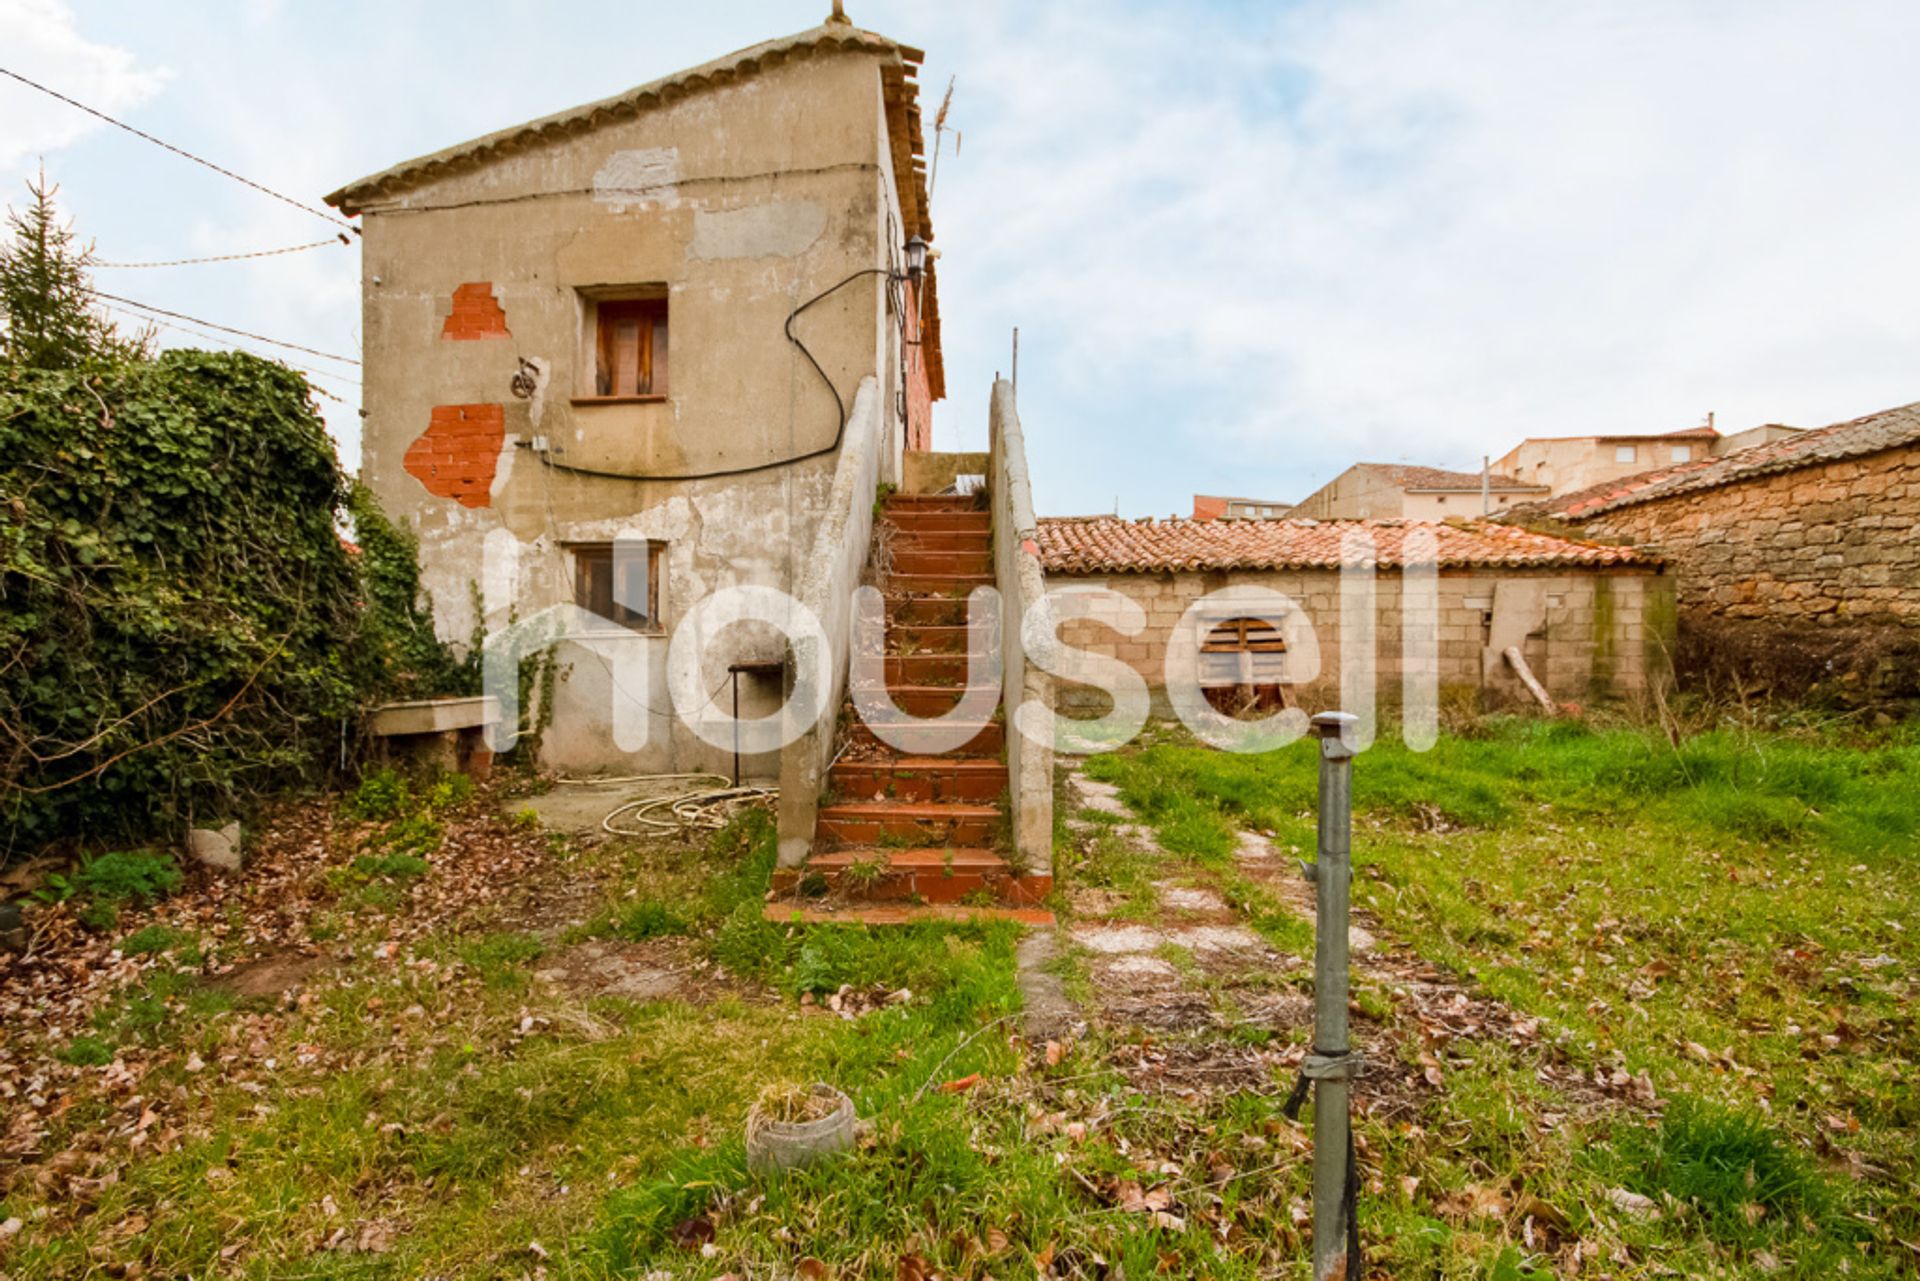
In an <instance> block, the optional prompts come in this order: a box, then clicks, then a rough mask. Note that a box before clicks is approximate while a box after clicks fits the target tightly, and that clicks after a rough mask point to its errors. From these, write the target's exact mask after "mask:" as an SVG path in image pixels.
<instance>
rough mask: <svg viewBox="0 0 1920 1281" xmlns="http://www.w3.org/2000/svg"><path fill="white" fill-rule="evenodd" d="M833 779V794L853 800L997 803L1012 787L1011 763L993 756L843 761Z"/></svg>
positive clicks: (831, 776)
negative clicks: (983, 757)
mask: <svg viewBox="0 0 1920 1281" xmlns="http://www.w3.org/2000/svg"><path fill="white" fill-rule="evenodd" d="M828 779H829V781H830V782H831V784H832V786H833V790H834V792H835V793H836V794H838V795H840V796H844V797H846V798H847V799H849V800H873V799H876V798H881V799H886V800H892V801H980V802H986V803H997V802H998V801H999V799H1000V794H1001V793H1002V792H1004V791H1006V790H1007V767H1006V766H1005V765H1003V764H1002V763H1001V762H999V761H994V760H956V759H952V758H949V757H945V756H893V757H887V758H884V759H881V760H869V761H841V762H839V763H838V764H836V765H835V766H834V767H833V769H832V770H831V771H829V773H828Z"/></svg>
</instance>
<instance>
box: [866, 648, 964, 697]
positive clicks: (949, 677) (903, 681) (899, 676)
mask: <svg viewBox="0 0 1920 1281" xmlns="http://www.w3.org/2000/svg"><path fill="white" fill-rule="evenodd" d="M968 658H969V655H968V654H965V653H961V654H888V655H886V658H885V662H886V679H887V688H888V689H890V690H893V689H903V688H908V689H910V688H912V687H913V686H915V685H964V684H966V681H967V662H968Z"/></svg>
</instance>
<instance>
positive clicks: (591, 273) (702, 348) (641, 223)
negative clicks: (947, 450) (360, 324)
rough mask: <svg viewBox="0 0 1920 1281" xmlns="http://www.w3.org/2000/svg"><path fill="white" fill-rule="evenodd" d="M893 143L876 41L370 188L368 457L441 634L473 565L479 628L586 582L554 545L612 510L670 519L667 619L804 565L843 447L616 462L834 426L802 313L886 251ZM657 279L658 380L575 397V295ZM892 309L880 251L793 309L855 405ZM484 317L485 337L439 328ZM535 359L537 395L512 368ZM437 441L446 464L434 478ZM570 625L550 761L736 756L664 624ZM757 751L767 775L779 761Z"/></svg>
mask: <svg viewBox="0 0 1920 1281" xmlns="http://www.w3.org/2000/svg"><path fill="white" fill-rule="evenodd" d="M889 155H890V153H889V149H888V143H887V137H886V124H885V113H884V106H883V101H882V88H881V84H880V72H879V62H878V60H877V58H876V57H875V56H874V55H871V54H868V53H864V52H851V51H843V52H835V53H830V54H822V55H818V56H814V57H809V58H805V59H798V60H794V61H791V62H787V63H784V64H782V65H780V66H777V67H773V68H771V69H769V70H766V71H764V72H763V73H761V74H759V75H756V76H755V77H753V78H751V79H747V80H743V81H739V82H736V83H732V84H728V85H724V86H721V87H718V88H711V89H707V90H705V91H702V92H698V93H695V94H692V95H690V96H687V97H683V98H680V99H677V100H675V101H673V102H671V103H669V104H667V105H665V106H662V107H659V108H656V109H653V110H650V111H647V112H644V113H642V114H639V115H637V116H635V117H632V118H628V119H624V120H618V121H614V122H610V123H607V124H604V125H602V126H601V127H599V128H597V129H594V130H591V131H588V132H585V133H582V134H576V135H573V136H569V137H565V138H561V139H558V140H556V141H553V142H551V143H548V144H546V145H543V146H539V147H534V148H529V149H526V150H522V151H516V152H510V153H508V154H505V155H503V156H499V157H496V158H495V159H493V160H492V161H490V162H489V163H487V164H485V165H483V166H482V167H479V168H476V169H472V170H469V171H467V172H464V173H457V174H454V175H450V176H447V177H444V178H441V179H438V180H435V181H431V182H427V183H423V184H421V185H420V186H417V187H414V188H412V189H410V190H407V191H405V192H403V193H401V194H399V195H396V196H394V197H392V198H390V199H389V200H387V201H384V202H382V203H381V204H379V205H377V206H375V207H373V208H370V209H368V210H367V211H366V212H365V214H364V216H363V227H364V272H365V280H364V324H365V351H366V370H365V394H364V401H363V403H364V405H365V413H366V420H365V424H364V450H363V456H364V459H365V463H364V473H365V477H366V479H367V481H368V483H369V484H370V485H371V486H372V487H373V489H374V491H375V493H376V494H377V495H378V496H379V498H380V500H381V502H382V504H383V505H384V506H385V508H386V509H387V511H388V512H389V513H390V514H391V515H393V516H395V517H398V518H402V519H405V520H407V521H408V522H409V523H411V524H412V526H413V527H414V529H415V530H416V531H417V532H418V534H419V536H420V546H421V560H422V568H423V571H424V581H425V585H426V587H427V590H428V591H429V592H430V593H431V595H432V597H433V602H434V613H435V619H436V624H437V626H438V628H439V631H440V634H441V635H442V636H443V637H445V638H447V639H449V640H451V641H454V642H458V643H464V642H465V641H466V640H467V639H468V638H469V637H470V636H471V634H472V632H473V628H474V624H475V622H476V621H477V620H476V617H475V612H474V610H475V598H476V596H477V595H479V594H480V592H479V585H480V584H481V583H482V582H483V581H484V582H485V583H486V584H487V588H488V589H487V591H486V592H485V604H484V610H485V622H486V624H487V625H488V626H489V627H494V628H497V627H502V626H504V625H506V623H507V621H508V619H509V618H510V617H517V618H520V619H526V618H530V617H533V616H535V615H537V614H538V613H539V611H541V610H542V609H545V608H547V607H548V606H551V605H556V604H562V603H566V602H570V601H571V600H572V596H573V591H572V574H571V569H570V564H569V557H568V556H567V555H566V552H565V550H564V548H565V545H566V544H567V543H570V542H596V541H610V540H612V539H613V538H614V537H616V536H618V535H625V536H643V537H646V538H649V539H658V540H660V541H662V542H664V543H665V544H666V551H665V557H664V570H663V574H662V582H663V589H662V600H661V605H662V614H663V617H664V621H665V624H666V626H667V628H668V629H669V630H670V629H671V628H672V627H673V626H674V625H676V624H677V623H678V622H679V620H680V618H681V617H683V616H684V614H685V612H686V610H687V609H688V608H689V607H690V606H691V604H692V603H693V602H695V601H697V600H699V599H700V598H701V597H702V596H704V595H705V594H707V593H709V592H711V591H713V590H715V589H717V588H720V587H723V586H728V585H732V584H760V585H766V586H770V587H776V588H780V589H782V590H791V589H792V587H793V584H794V582H795V579H796V575H797V574H798V572H799V569H800V567H801V563H802V562H803V561H804V559H805V556H806V553H807V551H808V549H810V547H811V545H812V537H811V536H812V532H813V530H814V528H815V526H816V525H817V524H818V522H819V520H820V517H821V514H822V508H823V506H824V504H825V502H826V499H827V489H828V485H829V482H830V479H831V477H832V474H833V471H834V468H835V464H836V458H837V454H836V453H834V452H828V453H825V454H822V455H820V456H818V457H815V458H812V459H809V460H807V461H804V462H798V463H793V464H790V465H786V466H780V467H776V468H774V469H771V470H764V471H757V472H754V473H752V474H748V475H738V476H728V477H719V478H714V479H686V480H678V479H644V480H642V479H630V478H627V477H628V476H631V475H645V476H654V477H671V476H675V475H683V476H684V475H688V474H693V473H703V472H710V471H715V470H721V469H729V468H738V467H743V466H754V465H758V464H762V463H770V462H773V463H777V462H780V461H781V460H784V459H788V458H792V457H794V456H796V455H800V454H805V453H809V452H812V451H815V450H819V449H821V448H823V447H825V446H828V445H830V444H831V443H832V442H833V440H834V434H835V430H836V426H837V418H836V411H835V407H834V398H833V396H832V394H831V393H830V392H829V390H828V388H827V387H826V385H825V384H824V383H822V382H821V380H820V376H819V374H817V373H816V372H815V371H814V369H813V368H812V366H811V365H809V364H808V363H807V360H806V357H805V356H804V355H802V354H801V353H800V352H799V351H798V350H797V349H796V348H794V347H793V346H792V345H791V344H790V343H789V342H788V341H787V339H786V337H785V335H784V333H783V326H784V325H785V323H786V320H787V317H788V315H789V314H790V313H791V312H792V311H793V309H794V308H795V307H796V306H798V305H799V304H800V303H802V302H805V301H806V300H808V299H809V298H812V297H813V296H814V295H816V294H818V293H820V292H821V291H822V290H824V289H827V288H828V287H829V286H831V285H834V284H836V283H838V282H839V281H841V280H843V279H844V278H845V277H847V276H849V275H851V274H852V273H854V272H856V271H860V270H862V269H866V268H875V267H887V266H890V265H893V263H894V262H895V260H896V259H897V257H898V254H899V249H898V245H899V242H900V239H901V236H900V234H899V232H898V228H899V225H900V214H899V209H898V198H897V193H896V192H895V191H894V188H893V182H892V174H891V162H890V158H889ZM650 285H652V286H664V287H665V294H666V297H667V300H668V340H667V352H668V355H669V356H670V360H669V363H668V372H667V386H666V389H665V394H664V395H663V396H661V397H658V398H655V399H650V400H638V399H636V400H634V401H632V402H629V403H606V402H601V403H582V401H581V400H580V399H579V397H580V396H581V394H582V393H586V392H590V391H591V390H592V388H591V381H590V380H591V376H592V365H591V361H592V346H591V336H590V335H589V334H587V333H586V332H585V326H586V320H585V316H586V314H587V313H586V312H585V310H584V306H583V299H584V298H585V297H586V296H587V295H588V294H589V293H591V292H592V291H599V290H609V289H616V290H617V289H620V288H622V287H634V286H650ZM583 291H585V292H583ZM496 309H497V312H498V314H497V316H496V315H495V310H496ZM888 311H889V300H888V292H887V288H886V281H885V278H884V276H881V275H869V276H867V277H864V278H862V279H859V280H856V281H854V282H853V283H851V284H849V285H847V286H846V287H844V288H842V289H840V290H839V291H838V292H837V293H835V294H834V295H833V296H832V297H830V298H828V299H826V300H824V301H822V302H820V303H819V304H818V305H816V306H814V307H812V308H810V309H809V310H808V311H807V312H806V314H805V315H804V316H802V317H801V318H800V319H799V320H798V321H796V322H795V330H796V332H797V333H798V334H799V336H800V337H801V338H802V339H803V340H804V341H805V342H806V343H807V345H808V347H809V348H811V350H812V352H813V354H814V356H815V357H816V358H817V359H818V360H819V362H820V364H821V366H822V367H823V368H824V369H825V371H826V372H827V374H828V375H829V376H830V377H831V378H832V380H833V383H834V385H835V386H836V387H837V389H838V390H839V393H840V397H841V400H842V403H843V404H846V405H849V406H850V405H851V403H852V401H853V398H854V393H855V389H856V387H857V386H858V385H859V384H860V382H861V380H862V378H864V377H875V378H877V379H878V380H879V382H880V384H881V385H883V386H889V387H893V386H897V385H898V383H899V377H898V374H897V373H895V372H893V371H891V370H889V369H888V368H887V363H888V362H889V361H897V360H898V359H899V346H898V344H897V340H896V339H895V337H894V336H893V334H894V320H895V318H892V317H890V316H889V314H888ZM471 337H486V338H488V339H490V341H450V339H454V338H471ZM523 362H527V363H526V364H525V365H523ZM523 370H530V371H532V373H533V375H534V381H535V389H534V392H533V395H532V396H531V397H526V398H523V397H522V396H520V395H516V394H515V392H514V391H512V390H511V389H510V384H511V382H512V380H513V379H514V376H515V374H516V372H521V371H523ZM523 390H524V387H523ZM884 403H885V405H886V407H887V412H886V413H885V414H883V415H878V416H875V419H874V426H873V427H872V430H874V431H877V432H884V433H885V435H886V438H887V440H888V441H889V442H890V443H891V447H890V448H889V449H887V450H885V451H883V453H884V454H885V455H886V456H887V457H888V458H889V459H891V460H893V461H892V462H891V463H890V465H889V466H887V467H885V468H883V470H884V471H885V472H886V474H887V475H888V476H889V477H895V476H897V475H898V470H899V469H898V463H897V458H898V448H899V445H898V442H899V438H900V437H902V436H903V434H904V424H903V423H902V422H901V421H899V419H898V418H897V417H896V416H895V415H894V414H893V412H892V410H893V407H894V400H893V399H892V398H889V399H888V400H887V401H886V402H884ZM488 407H497V418H498V421H499V423H500V427H499V428H494V427H493V417H492V416H491V415H492V413H493V411H491V410H489V409H488ZM450 408H451V409H455V410H458V411H459V413H458V414H457V415H455V416H452V417H450V416H449V414H448V412H447V411H448V410H449V409H450ZM469 421H472V422H475V423H478V424H480V427H482V428H485V429H489V430H494V431H496V432H497V441H498V443H497V446H496V448H497V453H496V454H495V455H494V456H493V457H492V458H491V462H492V467H491V468H490V469H489V468H487V467H485V466H483V465H482V464H483V463H484V462H485V461H487V460H480V459H476V458H469V457H467V456H466V455H467V453H470V452H471V451H473V450H476V449H483V448H485V441H484V439H483V432H482V431H481V430H477V429H473V428H470V427H468V426H467V423H468V422H469ZM436 423H438V424H440V428H439V430H440V433H441V435H442V436H443V437H448V436H450V435H451V434H453V433H455V432H456V429H457V430H458V443H457V447H455V446H454V445H452V444H451V443H450V441H443V440H440V439H437V438H436V439H433V440H429V441H427V442H426V443H425V444H422V440H423V438H425V437H427V436H428V434H429V432H430V430H431V429H433V428H434V427H435V424H436ZM846 444H847V442H845V441H844V440H843V441H842V442H841V448H842V450H844V449H845V447H846ZM536 446H544V447H546V449H547V450H550V453H543V452H542V450H541V449H539V448H536ZM410 452H411V453H412V455H413V458H414V462H415V464H416V465H415V466H414V467H413V468H412V469H410V468H409V467H408V465H407V459H408V456H409V453H410ZM429 458H431V459H432V460H434V462H435V465H436V466H437V467H439V468H440V470H441V471H443V472H446V473H447V474H448V475H447V478H444V479H442V478H437V477H436V478H435V479H434V480H433V484H432V486H431V487H430V485H429V483H428V481H427V480H426V479H423V474H424V473H423V468H424V467H425V465H426V460H427V459H429ZM555 463H559V464H563V465H565V466H555V465H553V464H555ZM566 466H571V467H572V468H575V469H584V470H567V469H566ZM585 471H592V472H612V473H620V474H621V475H620V476H617V477H616V476H607V475H594V474H584V473H585ZM436 489H438V490H439V491H440V492H435V491H436ZM864 501H867V502H871V496H868V498H867V499H865V500H864ZM502 538H505V539H507V540H510V541H506V542H502V541H501V539H502ZM490 540H491V542H490ZM488 546H492V547H493V549H494V556H493V564H492V565H491V566H489V564H488V559H487V556H486V554H485V552H484V551H483V549H485V548H487V547H488ZM505 562H510V563H505ZM747 633H748V629H745V628H738V629H733V630H732V631H730V632H728V633H726V634H724V635H723V636H722V637H721V638H720V639H719V640H718V641H716V643H715V644H714V645H713V646H712V651H713V652H712V653H711V655H710V656H709V657H708V659H707V660H706V672H705V675H706V676H707V677H709V678H710V679H708V681H707V685H706V688H707V689H709V690H711V689H713V688H715V687H716V686H718V685H721V684H724V677H725V671H726V666H727V664H728V663H729V662H731V661H738V660H740V659H749V658H763V657H769V656H771V655H769V654H767V653H765V652H764V651H765V650H766V649H767V646H768V642H767V641H766V639H765V638H764V637H754V636H751V635H749V634H747ZM561 651H562V652H561V654H560V658H561V662H562V665H563V666H562V675H561V679H560V681H559V684H558V687H557V690H556V698H555V705H554V709H555V715H554V720H553V725H552V728H550V729H549V730H548V733H547V736H546V740H545V745H544V750H545V755H546V759H547V763H549V764H551V765H554V766H557V767H560V768H564V769H572V770H589V769H596V768H609V769H619V770H623V771H624V770H654V769H659V770H668V769H671V770H684V769H696V768H715V767H720V766H723V765H724V766H725V768H728V769H730V768H731V762H730V759H729V758H728V754H727V753H726V752H724V751H720V750H718V749H712V748H708V747H705V746H703V745H699V744H697V743H696V742H695V741H694V740H693V738H692V736H691V735H690V734H689V733H688V732H686V731H685V730H684V729H682V728H679V727H677V726H675V725H673V724H672V722H673V720H674V719H675V718H673V717H671V716H670V715H668V714H667V713H668V712H669V709H670V707H671V703H670V700H669V698H668V695H667V691H666V686H665V680H666V676H665V670H666V661H665V660H666V651H667V639H666V636H665V635H662V636H657V637H656V636H643V635H639V634H635V633H632V632H626V631H624V630H620V629H609V634H608V635H607V636H605V637H601V636H594V637H591V638H588V643H580V644H575V643H572V642H568V643H565V644H563V645H562V646H561ZM616 692H620V693H621V694H622V697H623V698H624V700H625V702H624V705H623V706H624V711H623V712H621V713H620V714H619V715H616V698H615V694H616ZM776 694H777V691H771V690H765V689H762V688H758V687H757V686H755V687H750V683H749V682H743V683H742V695H743V712H744V713H745V714H746V715H749V716H752V715H759V714H763V713H765V712H768V711H771V710H772V708H773V707H774V705H775V702H776ZM722 698H723V700H724V698H725V694H724V692H723V694H722ZM623 716H625V717H632V718H634V721H633V722H632V723H628V722H624V721H623V726H624V728H623V736H625V737H627V738H628V739H629V740H631V739H632V738H633V737H634V736H635V730H634V724H635V723H637V724H647V723H650V724H651V729H652V734H651V741H650V744H649V745H648V746H647V747H646V748H644V749H640V750H626V749H622V748H620V747H618V746H617V745H616V744H615V743H614V741H613V732H612V731H613V727H614V722H615V721H616V719H621V717H623ZM746 765H747V771H748V773H750V774H758V775H761V776H766V775H771V774H773V773H774V772H776V768H775V763H774V762H773V761H772V760H771V759H770V758H769V759H766V760H761V761H753V760H749V761H747V762H746Z"/></svg>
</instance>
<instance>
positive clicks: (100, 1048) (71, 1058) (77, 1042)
mask: <svg viewBox="0 0 1920 1281" xmlns="http://www.w3.org/2000/svg"><path fill="white" fill-rule="evenodd" d="M54 1057H55V1058H57V1059H59V1060H60V1061H61V1062H62V1063H71V1064H73V1066H75V1067H104V1066H106V1065H107V1064H109V1063H111V1062H113V1047H112V1046H111V1045H108V1044H107V1043H106V1042H105V1041H103V1040H101V1039H100V1038H99V1037H97V1036H76V1037H74V1038H73V1039H72V1040H71V1041H68V1042H67V1043H66V1044H65V1045H64V1046H62V1047H61V1048H60V1049H58V1050H56V1051H55V1052H54Z"/></svg>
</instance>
